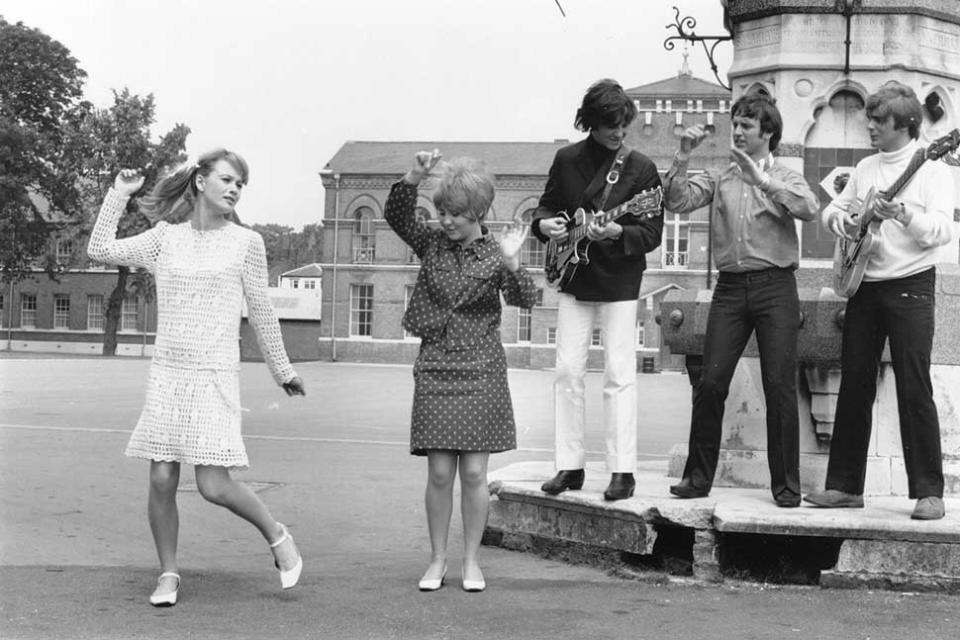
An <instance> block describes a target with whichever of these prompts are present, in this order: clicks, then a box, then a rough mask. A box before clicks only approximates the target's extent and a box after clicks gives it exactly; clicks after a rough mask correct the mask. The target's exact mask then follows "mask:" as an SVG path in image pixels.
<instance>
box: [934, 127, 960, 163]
mask: <svg viewBox="0 0 960 640" xmlns="http://www.w3.org/2000/svg"><path fill="white" fill-rule="evenodd" d="M957 147H960V130H957V129H954V130H953V131H951V132H950V133H948V134H947V135H945V136H941V137H939V138H937V139H936V140H934V141H933V142H932V143H930V146H929V147H927V152H926V157H927V160H939V159H940V158H943V157H944V156H947V157H946V158H944V161H945V162H946V163H947V164H956V163H957V158H956V153H955V152H956V150H957ZM951 160H953V162H951Z"/></svg>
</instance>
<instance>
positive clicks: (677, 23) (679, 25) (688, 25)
mask: <svg viewBox="0 0 960 640" xmlns="http://www.w3.org/2000/svg"><path fill="white" fill-rule="evenodd" d="M673 11H674V17H673V21H674V23H673V24H668V25H667V26H666V28H667V29H670V28H671V27H672V28H674V29H676V30H677V35H675V36H670V37H669V38H667V39H666V40H664V41H663V48H664V49H666V50H667V51H673V49H674V47H675V46H676V45H675V44H674V43H673V41H674V40H686V41H687V42H699V43H700V44H701V45H703V52H704V53H706V54H707V60H709V62H710V69H711V70H712V71H713V75H714V77H715V78H716V79H717V82H718V83H720V86H722V87H723V88H724V89H726V90H727V91H730V87H729V86H727V83H726V82H724V81H723V80H721V79H720V74H719V73H717V63H716V62H714V60H713V51H714V49H716V48H717V45H718V44H720V43H721V42H723V41H725V40H733V36H698V35H697V33H696V31H694V30H693V29H694V27H696V26H697V21H696V20H695V19H694V18H693V17H691V16H685V17H684V18H683V19H681V18H680V9H678V8H677V7H674V8H673ZM686 29H689V30H690V31H689V33H688V32H687V31H686ZM708 40H713V41H714V42H713V44H712V45H710V47H707V41H708Z"/></svg>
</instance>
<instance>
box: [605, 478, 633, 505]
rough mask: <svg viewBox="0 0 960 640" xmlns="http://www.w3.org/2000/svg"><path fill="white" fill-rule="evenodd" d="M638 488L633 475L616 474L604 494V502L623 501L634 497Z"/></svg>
mask: <svg viewBox="0 0 960 640" xmlns="http://www.w3.org/2000/svg"><path fill="white" fill-rule="evenodd" d="M636 486H637V483H636V481H635V480H634V479H633V474H632V473H615V474H613V475H612V476H610V484H609V485H608V486H607V489H606V491H604V492H603V499H604V500H623V499H624V498H629V497H630V496H632V495H633V489H634V487H636Z"/></svg>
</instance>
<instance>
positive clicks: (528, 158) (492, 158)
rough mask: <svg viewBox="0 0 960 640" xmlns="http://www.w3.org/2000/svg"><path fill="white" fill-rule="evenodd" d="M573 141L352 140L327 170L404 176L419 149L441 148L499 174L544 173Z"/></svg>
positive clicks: (443, 152) (446, 156)
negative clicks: (468, 158)
mask: <svg viewBox="0 0 960 640" xmlns="http://www.w3.org/2000/svg"><path fill="white" fill-rule="evenodd" d="M568 144H570V141H569V140H555V141H553V142H437V141H433V142H408V141H400V142H375V141H363V140H348V141H347V142H345V143H344V145H343V146H342V147H340V150H339V151H337V153H336V155H334V156H333V158H332V159H331V160H330V162H328V163H327V166H326V167H324V169H329V170H331V171H333V172H334V173H393V174H397V175H402V174H404V173H406V171H407V169H408V168H409V167H410V162H411V161H412V159H413V156H414V154H415V153H416V152H417V151H422V150H430V149H433V148H437V149H440V153H442V154H443V156H444V157H445V158H456V157H458V156H471V157H473V158H478V159H480V160H483V161H484V162H486V163H487V165H489V167H490V169H492V170H493V172H494V173H495V174H497V175H523V176H528V175H544V174H545V173H546V168H547V167H549V166H550V165H551V163H552V162H553V156H554V155H555V154H556V152H557V150H558V149H560V148H561V147H564V146H566V145H568Z"/></svg>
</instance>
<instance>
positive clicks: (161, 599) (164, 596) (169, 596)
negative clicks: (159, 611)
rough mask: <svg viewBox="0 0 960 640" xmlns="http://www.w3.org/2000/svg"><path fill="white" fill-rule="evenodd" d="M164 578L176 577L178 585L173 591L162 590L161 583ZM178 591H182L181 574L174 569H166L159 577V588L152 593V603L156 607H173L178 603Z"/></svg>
mask: <svg viewBox="0 0 960 640" xmlns="http://www.w3.org/2000/svg"><path fill="white" fill-rule="evenodd" d="M164 578H176V580H177V586H176V587H175V588H174V589H173V591H162V592H161V591H160V583H161V582H162V581H163V579H164ZM178 593H180V574H179V573H174V572H173V571H164V572H163V573H161V574H160V577H159V578H157V588H156V589H155V590H154V592H153V593H152V594H150V604H152V605H153V606H155V607H172V606H173V605H175V604H177V594H178Z"/></svg>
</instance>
